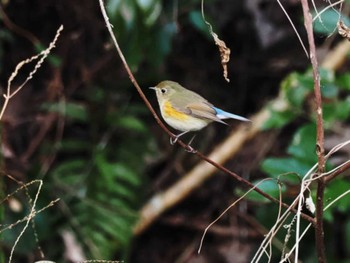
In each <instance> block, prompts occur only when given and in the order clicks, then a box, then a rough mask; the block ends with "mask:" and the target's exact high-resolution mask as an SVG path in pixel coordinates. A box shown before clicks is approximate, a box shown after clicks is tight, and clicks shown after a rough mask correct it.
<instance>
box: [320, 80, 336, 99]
mask: <svg viewBox="0 0 350 263" xmlns="http://www.w3.org/2000/svg"><path fill="white" fill-rule="evenodd" d="M321 92H322V96H323V97H324V98H327V99H334V98H336V97H337V96H338V94H339V88H338V87H337V86H336V85H334V84H331V83H328V84H324V85H322V83H321Z"/></svg>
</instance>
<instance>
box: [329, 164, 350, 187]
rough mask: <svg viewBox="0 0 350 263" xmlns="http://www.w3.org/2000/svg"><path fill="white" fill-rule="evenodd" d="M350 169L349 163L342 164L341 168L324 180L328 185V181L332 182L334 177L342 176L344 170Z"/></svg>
mask: <svg viewBox="0 0 350 263" xmlns="http://www.w3.org/2000/svg"><path fill="white" fill-rule="evenodd" d="M348 169H350V162H348V163H346V164H344V165H343V166H341V167H340V168H339V169H337V170H336V171H334V172H333V173H331V174H329V175H327V176H326V178H325V182H326V183H329V182H330V181H332V180H333V179H334V178H335V177H337V176H338V175H339V174H342V173H343V172H345V171H346V170H348Z"/></svg>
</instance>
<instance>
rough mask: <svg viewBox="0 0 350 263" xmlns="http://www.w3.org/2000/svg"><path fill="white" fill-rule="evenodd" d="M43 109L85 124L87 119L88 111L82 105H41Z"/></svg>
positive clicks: (71, 103) (69, 103)
mask: <svg viewBox="0 0 350 263" xmlns="http://www.w3.org/2000/svg"><path fill="white" fill-rule="evenodd" d="M42 108H43V109H46V110H47V111H49V112H56V113H59V114H61V115H62V116H66V117H68V118H71V119H73V120H77V121H81V122H86V121H87V120H88V119H89V118H88V116H89V115H88V111H87V109H86V107H85V105H83V104H78V103H73V102H68V103H65V104H63V103H51V104H48V103H47V104H43V105H42Z"/></svg>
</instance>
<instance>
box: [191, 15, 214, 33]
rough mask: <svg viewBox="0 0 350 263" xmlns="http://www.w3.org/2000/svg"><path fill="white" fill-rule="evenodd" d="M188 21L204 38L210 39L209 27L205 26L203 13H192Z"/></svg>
mask: <svg viewBox="0 0 350 263" xmlns="http://www.w3.org/2000/svg"><path fill="white" fill-rule="evenodd" d="M188 19H189V21H190V23H191V24H192V25H193V26H194V27H195V28H196V29H197V30H198V31H199V32H201V33H202V34H203V35H204V36H206V37H208V38H209V37H210V33H209V29H208V26H207V25H206V24H205V22H204V20H203V17H202V13H201V12H199V11H191V12H190V13H189V14H188Z"/></svg>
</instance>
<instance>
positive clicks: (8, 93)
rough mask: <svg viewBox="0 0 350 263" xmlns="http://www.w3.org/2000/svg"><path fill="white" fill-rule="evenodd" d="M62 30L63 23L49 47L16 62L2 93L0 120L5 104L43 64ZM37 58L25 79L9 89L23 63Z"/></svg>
mask: <svg viewBox="0 0 350 263" xmlns="http://www.w3.org/2000/svg"><path fill="white" fill-rule="evenodd" d="M62 30H63V25H61V26H60V27H59V29H58V30H57V32H56V35H55V37H54V39H53V40H52V41H51V43H50V45H49V47H48V48H47V49H45V50H43V51H41V52H40V53H39V54H38V55H36V56H33V57H31V58H28V59H26V60H23V61H21V62H20V63H18V65H17V66H16V69H15V71H14V72H12V74H11V76H10V78H9V79H8V82H7V90H6V94H3V96H4V98H5V101H4V104H3V106H2V109H1V112H0V120H1V119H2V117H3V115H4V112H5V110H6V108H7V105H8V103H9V101H10V99H11V98H12V97H13V96H15V95H16V94H17V93H18V92H19V91H20V90H21V89H22V88H23V87H24V86H25V85H26V84H27V82H28V81H29V80H31V79H32V78H33V76H34V74H35V73H36V72H37V70H38V69H39V68H40V67H41V65H42V64H43V62H44V60H45V59H46V57H47V56H48V55H49V54H50V52H51V50H52V49H53V48H54V47H55V44H56V42H57V40H58V37H59V36H60V34H61V31H62ZM35 60H38V61H37V62H36V64H35V66H34V69H33V70H32V71H31V72H30V73H29V75H28V77H27V78H26V79H25V81H24V82H23V83H22V84H21V85H19V87H18V88H17V89H16V90H14V91H11V86H12V81H13V80H14V79H15V77H16V76H17V74H18V72H19V70H20V69H21V68H22V67H23V66H24V65H25V64H28V63H30V62H32V61H35Z"/></svg>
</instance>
